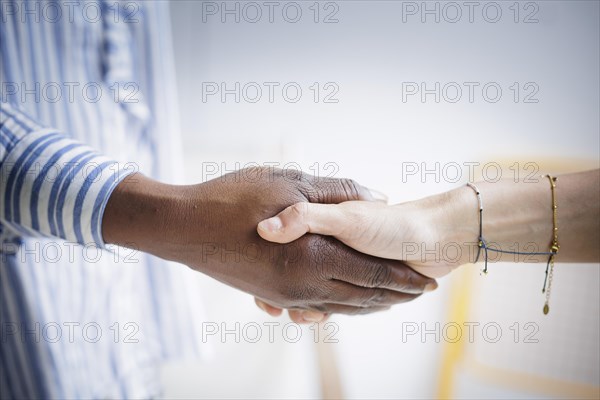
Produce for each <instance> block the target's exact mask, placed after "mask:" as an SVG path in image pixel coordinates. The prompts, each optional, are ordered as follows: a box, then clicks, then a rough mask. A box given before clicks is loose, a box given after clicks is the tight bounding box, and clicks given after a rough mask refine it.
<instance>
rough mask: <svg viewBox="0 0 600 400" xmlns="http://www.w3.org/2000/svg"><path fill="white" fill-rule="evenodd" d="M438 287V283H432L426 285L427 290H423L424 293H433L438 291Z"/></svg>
mask: <svg viewBox="0 0 600 400" xmlns="http://www.w3.org/2000/svg"><path fill="white" fill-rule="evenodd" d="M437 287H438V284H437V282H430V283H428V284H427V285H425V288H423V292H433V291H434V290H435V289H437Z"/></svg>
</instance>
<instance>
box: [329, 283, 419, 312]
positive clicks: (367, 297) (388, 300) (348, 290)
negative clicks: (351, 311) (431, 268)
mask: <svg viewBox="0 0 600 400" xmlns="http://www.w3.org/2000/svg"><path fill="white" fill-rule="evenodd" d="M331 289H332V292H333V293H336V300H335V302H336V303H338V304H344V305H350V306H355V307H363V308H364V307H367V308H368V307H379V306H393V305H395V304H400V303H406V302H408V301H412V300H414V299H416V298H417V297H419V296H420V295H421V294H413V293H403V292H398V291H395V290H389V289H382V288H364V287H359V286H355V285H353V284H350V283H347V282H342V281H334V282H333V285H332V287H331ZM339 294H342V295H341V296H340V295H339Z"/></svg>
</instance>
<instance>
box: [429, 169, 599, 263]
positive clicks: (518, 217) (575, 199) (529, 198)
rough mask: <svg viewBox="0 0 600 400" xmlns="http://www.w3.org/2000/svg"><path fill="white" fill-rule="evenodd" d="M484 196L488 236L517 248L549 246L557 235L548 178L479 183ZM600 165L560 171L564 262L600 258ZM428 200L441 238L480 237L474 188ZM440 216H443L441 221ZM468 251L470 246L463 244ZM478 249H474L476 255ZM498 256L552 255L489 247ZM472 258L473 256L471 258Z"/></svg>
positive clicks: (488, 239) (560, 256)
mask: <svg viewBox="0 0 600 400" xmlns="http://www.w3.org/2000/svg"><path fill="white" fill-rule="evenodd" d="M476 186H477V188H478V189H479V191H480V193H481V196H482V199H483V232H482V233H483V238H484V239H485V241H486V242H487V243H488V244H489V245H490V246H492V247H494V248H497V249H501V250H505V251H513V252H522V253H531V252H548V251H549V249H550V243H551V241H552V238H553V221H552V192H551V188H550V182H549V180H548V179H547V178H540V179H538V181H537V182H535V183H523V182H520V183H514V182H513V181H500V182H496V183H491V182H479V183H476ZM599 191H600V174H599V171H597V170H596V171H589V172H583V173H576V174H568V175H562V176H559V177H558V180H557V184H556V203H557V207H558V208H557V227H558V242H559V245H560V250H559V252H558V255H557V258H556V260H557V261H559V262H595V261H598V260H599V259H600V251H599V248H598V242H599V239H600V238H599V230H600V229H599V220H600V215H599V213H600V211H599ZM424 204H426V205H427V208H428V209H430V210H432V211H431V212H432V213H433V215H434V217H433V218H435V219H436V220H437V221H438V224H437V226H438V229H437V234H438V235H439V236H438V237H439V238H440V240H441V242H442V243H449V242H453V243H476V242H477V237H478V234H479V226H478V205H477V197H476V195H475V192H474V191H473V190H472V189H471V188H468V187H462V188H459V189H456V190H454V191H451V192H448V193H445V194H442V195H438V196H434V197H431V198H428V199H426V200H425V202H424ZM439 221H443V222H442V223H441V224H439ZM464 249H465V251H467V252H468V249H467V247H465V248H464ZM472 254H473V252H472V251H471V255H472ZM490 258H493V260H497V261H500V260H502V261H534V260H535V261H545V260H547V256H527V257H525V256H518V255H517V256H516V255H513V254H501V253H496V252H494V253H490ZM469 261H473V260H469Z"/></svg>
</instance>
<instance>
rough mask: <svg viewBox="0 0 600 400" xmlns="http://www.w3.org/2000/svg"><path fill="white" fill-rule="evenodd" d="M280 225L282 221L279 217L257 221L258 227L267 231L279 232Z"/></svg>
mask: <svg viewBox="0 0 600 400" xmlns="http://www.w3.org/2000/svg"><path fill="white" fill-rule="evenodd" d="M281 227H282V223H281V218H279V217H271V218H268V219H265V220H263V221H260V222H259V223H258V228H259V229H261V230H263V231H267V232H279V231H280V230H281Z"/></svg>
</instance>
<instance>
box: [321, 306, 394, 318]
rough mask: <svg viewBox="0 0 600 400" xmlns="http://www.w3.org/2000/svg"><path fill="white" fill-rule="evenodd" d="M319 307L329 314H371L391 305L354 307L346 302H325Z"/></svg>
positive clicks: (387, 308) (384, 309) (386, 308)
mask: <svg viewBox="0 0 600 400" xmlns="http://www.w3.org/2000/svg"><path fill="white" fill-rule="evenodd" d="M319 308H322V309H323V310H327V312H328V313H330V314H347V315H362V314H372V313H374V312H379V311H387V310H389V309H390V308H391V307H390V306H377V307H355V306H349V305H346V304H338V303H325V304H323V305H322V306H320V307H319Z"/></svg>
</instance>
